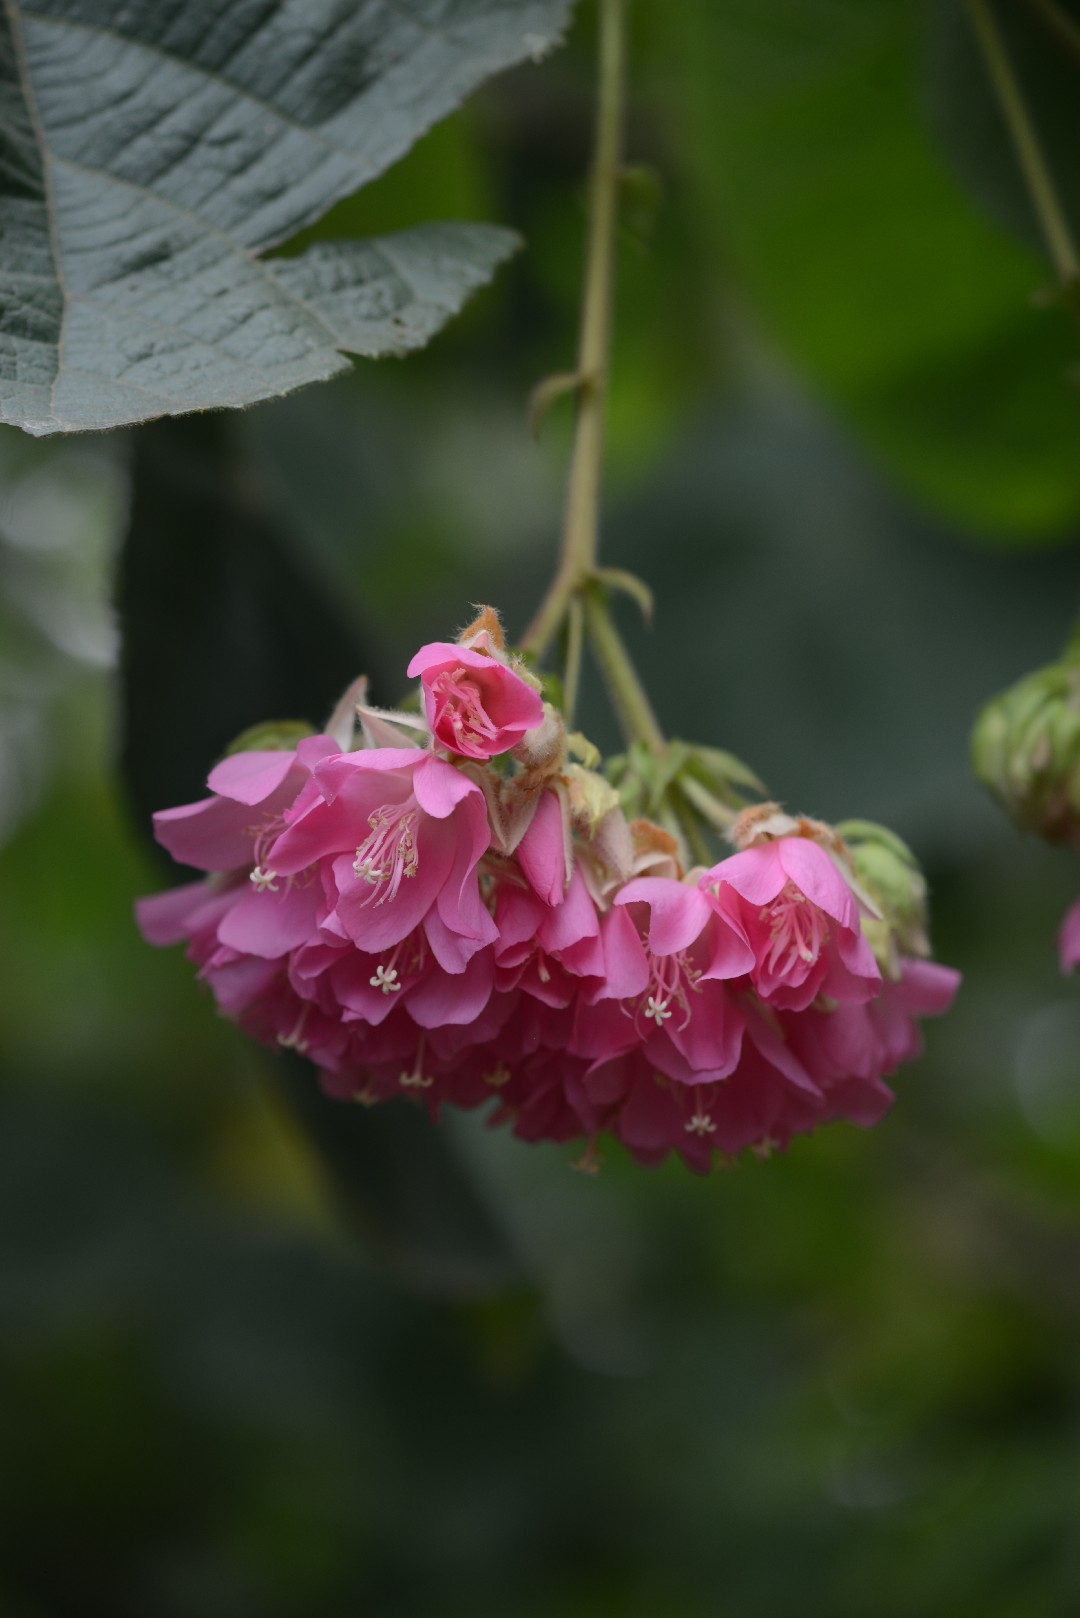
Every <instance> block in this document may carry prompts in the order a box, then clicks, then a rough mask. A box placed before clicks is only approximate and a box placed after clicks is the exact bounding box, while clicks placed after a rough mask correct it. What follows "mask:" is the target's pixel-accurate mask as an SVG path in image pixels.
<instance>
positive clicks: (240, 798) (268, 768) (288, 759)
mask: <svg viewBox="0 0 1080 1618" xmlns="http://www.w3.org/2000/svg"><path fill="white" fill-rule="evenodd" d="M295 762H296V754H295V753H294V752H293V751H291V750H290V751H288V752H283V751H282V750H281V749H280V748H275V749H272V750H271V749H267V750H266V751H261V750H256V751H253V752H250V753H234V754H233V755H232V756H231V757H230V758H223V759H222V761H221V763H220V764H215V765H214V768H213V769H212V770H211V771H210V774H209V776H208V777H207V781H206V784H207V786H208V787H209V788H210V790H211V792H217V793H219V794H220V796H221V797H223V798H232V799H233V800H234V801H235V802H236V803H246V804H248V805H249V806H250V805H251V804H255V803H262V802H264V800H265V799H267V798H269V797H270V795H271V794H272V793H274V792H276V791H277V789H278V787H279V786H281V784H282V782H283V781H284V780H285V777H286V776H287V775H288V773H289V771H290V770H291V769H292V767H293V765H294V764H295Z"/></svg>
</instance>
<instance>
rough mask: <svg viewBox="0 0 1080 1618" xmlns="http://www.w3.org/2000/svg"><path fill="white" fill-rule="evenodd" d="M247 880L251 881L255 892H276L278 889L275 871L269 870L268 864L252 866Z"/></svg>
mask: <svg viewBox="0 0 1080 1618" xmlns="http://www.w3.org/2000/svg"><path fill="white" fill-rule="evenodd" d="M248 881H249V882H250V883H251V885H252V887H253V888H254V889H255V892H256V893H267V892H270V893H276V892H277V890H278V885H277V872H276V871H271V870H270V868H269V867H268V866H266V867H264V866H262V865H256V866H254V867H253V868H252V871H251V875H250V876H249V877H248Z"/></svg>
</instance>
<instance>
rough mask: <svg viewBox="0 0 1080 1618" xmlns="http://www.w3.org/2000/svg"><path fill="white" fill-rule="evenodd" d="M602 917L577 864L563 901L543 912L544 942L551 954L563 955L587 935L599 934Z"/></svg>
mask: <svg viewBox="0 0 1080 1618" xmlns="http://www.w3.org/2000/svg"><path fill="white" fill-rule="evenodd" d="M599 936H600V918H599V917H598V916H597V914H596V906H595V905H594V904H593V902H592V899H591V898H590V897H589V890H588V888H587V887H586V886H585V878H584V877H583V876H582V874H581V872H580V871H579V870H578V869H577V867H576V866H575V867H574V874H573V876H572V877H571V879H570V886H569V887H568V888H567V890H566V897H565V900H564V902H563V903H562V904H560V905H556V906H555V908H554V909H552V910H545V911H543V912H542V921H541V925H540V942H541V944H542V945H543V947H544V949H546V950H547V951H548V952H549V954H552V955H559V954H561V953H562V951H563V950H567V949H572V948H573V947H574V945H575V944H580V943H581V942H582V941H583V940H584V939H587V938H599Z"/></svg>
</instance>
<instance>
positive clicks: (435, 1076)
mask: <svg viewBox="0 0 1080 1618" xmlns="http://www.w3.org/2000/svg"><path fill="white" fill-rule="evenodd" d="M408 673H409V676H410V678H413V677H418V678H419V680H420V699H421V700H420V704H419V711H417V712H416V713H407V712H396V713H388V712H386V711H382V710H377V709H374V708H371V707H370V706H368V705H367V704H366V701H365V692H364V691H363V689H362V687H361V686H358V687H357V688H354V689H353V690H351V691H350V692H348V693H346V697H345V698H344V699H343V701H342V703H341V704H339V707H338V709H337V711H336V712H335V714H334V716H333V717H332V719H331V721H330V722H329V724H328V726H327V729H326V731H325V732H324V733H322V734H319V735H313V734H299V735H298V734H297V730H296V727H294V726H290V727H285V728H284V729H281V728H280V727H279V728H278V729H277V730H276V731H275V730H274V729H273V728H272V727H271V728H268V729H264V730H263V731H262V732H261V733H249V734H248V735H247V736H246V737H245V738H242V739H241V742H240V743H238V744H237V746H236V747H235V748H234V749H233V750H232V751H231V752H230V754H229V755H228V756H227V757H226V758H225V759H224V760H223V761H222V762H221V763H219V764H218V765H217V766H216V767H215V768H214V769H213V770H212V771H211V774H210V777H209V787H210V793H211V795H210V796H209V797H207V798H204V799H202V800H201V801H199V802H197V803H193V804H188V805H185V806H184V807H182V808H178V809H167V810H164V811H163V812H161V813H160V814H158V815H157V816H155V830H156V835H157V838H158V840H159V842H161V843H162V844H163V845H164V846H165V848H166V849H168V851H169V852H170V853H171V854H172V855H173V856H174V858H176V859H177V860H178V861H180V862H181V863H182V864H185V865H189V866H194V867H196V868H197V869H199V870H201V871H203V872H206V873H209V874H208V875H207V876H206V877H205V878H204V879H203V880H200V881H196V882H193V883H191V884H189V885H187V886H184V887H180V888H177V889H174V890H171V891H168V892H166V893H163V894H160V895H157V896H155V897H152V898H148V899H143V900H141V901H140V902H139V906H138V914H139V921H140V925H141V927H142V930H143V933H144V935H145V936H146V937H147V939H149V940H150V941H151V942H152V943H155V944H172V943H179V942H181V941H185V942H186V943H187V947H188V955H189V957H190V958H191V959H192V960H193V961H194V962H195V963H196V964H197V965H198V967H199V971H200V975H201V977H202V978H204V979H205V981H206V982H207V983H208V984H209V986H210V989H211V990H212V992H213V994H214V997H215V999H216V1001H217V1003H218V1006H219V1007H220V1009H221V1010H222V1012H223V1013H224V1014H225V1015H226V1016H228V1017H230V1018H232V1019H234V1020H235V1021H236V1022H238V1023H240V1024H241V1025H242V1026H243V1027H244V1028H245V1029H246V1030H248V1031H249V1032H250V1033H251V1034H252V1035H254V1037H256V1038H257V1039H259V1040H262V1041H264V1042H265V1043H267V1044H269V1045H279V1046H286V1047H289V1048H292V1049H294V1050H296V1051H298V1052H300V1053H302V1054H303V1055H305V1056H306V1057H307V1058H309V1059H310V1060H311V1061H312V1062H313V1063H314V1064H315V1065H316V1066H317V1068H318V1070H319V1073H320V1077H321V1082H322V1084H323V1086H324V1088H325V1089H326V1091H327V1092H328V1093H330V1094H331V1095H333V1096H337V1097H341V1098H344V1099H351V1100H356V1101H360V1102H362V1103H365V1104H374V1103H377V1102H381V1101H384V1100H387V1099H389V1098H391V1097H393V1096H397V1095H401V1094H403V1093H404V1094H405V1095H408V1096H412V1097H413V1098H415V1099H417V1100H420V1101H422V1102H423V1103H424V1104H426V1106H427V1107H428V1108H429V1109H430V1111H431V1112H432V1114H433V1115H437V1114H438V1111H439V1109H440V1107H442V1106H443V1105H444V1104H445V1103H454V1104H456V1105H459V1106H465V1107H474V1106H478V1105H480V1104H482V1103H484V1102H490V1103H492V1113H491V1121H492V1122H494V1123H503V1122H505V1123H508V1124H510V1125H511V1126H512V1127H513V1129H514V1131H515V1133H516V1134H517V1135H518V1136H520V1137H522V1138H523V1139H526V1140H530V1141H537V1140H555V1141H570V1140H575V1139H584V1141H585V1143H586V1145H585V1151H584V1155H583V1157H582V1158H581V1165H582V1166H583V1167H591V1166H593V1165H594V1164H595V1162H596V1156H597V1141H598V1138H599V1137H600V1136H601V1135H604V1134H610V1135H613V1136H615V1137H616V1138H618V1139H619V1140H620V1141H622V1142H623V1144H624V1145H625V1146H626V1147H627V1148H628V1149H629V1150H630V1152H632V1153H633V1154H634V1156H635V1157H637V1158H638V1159H639V1160H641V1161H642V1162H645V1163H656V1162H658V1161H660V1160H661V1159H662V1158H664V1157H665V1156H666V1155H667V1154H669V1153H671V1152H676V1153H678V1154H679V1155H680V1156H681V1157H682V1158H683V1159H684V1160H685V1161H686V1162H687V1163H688V1164H689V1165H690V1166H691V1167H692V1168H694V1169H698V1170H701V1171H704V1170H707V1169H708V1168H709V1167H710V1166H711V1165H712V1164H713V1163H714V1162H715V1161H717V1160H718V1159H723V1158H725V1157H730V1156H731V1155H733V1154H736V1153H738V1152H740V1151H742V1150H743V1149H745V1148H748V1147H749V1148H753V1149H755V1150H756V1151H758V1152H759V1153H765V1152H767V1151H769V1150H770V1149H772V1148H773V1147H776V1146H781V1147H782V1146H785V1145H786V1144H787V1142H788V1141H789V1140H790V1138H791V1137H792V1136H793V1135H795V1134H798V1133H800V1132H803V1131H807V1130H811V1129H813V1128H815V1127H816V1126H817V1125H819V1124H822V1123H825V1122H827V1121H829V1120H832V1119H840V1118H845V1119H849V1120H851V1121H853V1122H854V1123H857V1124H861V1125H870V1124H873V1123H876V1122H877V1121H878V1119H880V1117H881V1116H882V1114H883V1113H884V1112H885V1111H886V1109H887V1108H888V1106H889V1105H890V1103H891V1100H892V1096H891V1093H890V1091H889V1090H888V1088H887V1087H886V1085H885V1084H884V1083H883V1080H884V1078H885V1077H887V1076H888V1075H889V1074H890V1073H891V1072H892V1071H893V1070H894V1069H895V1068H896V1067H897V1066H898V1065H899V1064H900V1063H901V1062H904V1061H906V1060H909V1059H910V1058H911V1057H913V1056H914V1055H916V1054H917V1052H918V1049H919V1034H918V1028H917V1021H916V1019H917V1018H919V1017H921V1016H926V1015H932V1014H935V1013H938V1012H940V1011H943V1010H944V1009H945V1008H946V1007H947V1006H948V1004H949V1003H950V1001H951V999H952V996H953V994H954V993H955V989H956V985H957V981H958V979H957V974H956V973H954V972H952V971H950V970H949V969H948V968H946V967H942V966H939V965H935V964H933V963H932V962H930V961H929V960H928V959H927V955H928V945H927V941H926V931H925V887H924V885H923V883H922V879H921V877H920V875H919V873H918V870H917V869H916V867H915V865H914V862H913V861H912V859H911V856H910V854H909V853H908V851H907V850H906V849H905V848H904V846H903V844H901V843H900V842H899V841H898V840H897V839H895V838H893V837H892V836H891V835H890V834H889V833H887V832H885V831H883V830H882V829H881V828H878V827H873V826H869V825H866V824H863V823H853V824H852V825H851V826H850V827H848V828H839V829H834V828H831V827H829V826H826V825H824V824H822V823H820V822H817V821H812V820H807V819H797V818H793V817H791V816H788V815H786V814H784V813H783V812H782V811H781V810H780V809H779V807H778V806H777V805H775V804H769V803H760V804H756V805H753V806H750V807H744V808H743V809H742V810H741V812H739V813H738V814H731V815H729V816H728V818H729V819H730V820H731V822H732V824H731V826H730V842H731V843H732V844H733V847H734V851H733V852H731V853H730V854H728V856H727V857H726V858H723V859H720V860H719V861H718V862H716V863H713V864H706V863H699V864H697V865H691V855H690V853H689V851H688V850H687V848H686V846H685V845H684V844H683V842H682V840H681V838H680V836H679V835H678V831H677V827H676V828H675V829H673V825H672V824H665V823H664V820H665V816H664V815H663V814H662V813H658V814H657V815H656V817H655V818H653V819H650V818H648V817H647V816H646V815H641V814H636V813H635V810H636V809H637V808H639V807H640V806H641V801H642V800H643V799H647V798H648V796H649V790H648V781H647V780H646V775H647V772H644V771H643V770H640V769H636V768H635V766H634V763H633V760H630V761H629V762H628V761H626V760H623V761H621V763H620V764H619V766H618V768H617V769H616V770H615V771H613V772H612V773H613V774H614V776H615V778H616V779H617V780H618V782H619V787H618V788H617V787H616V786H615V785H614V784H613V781H612V779H611V778H610V777H609V775H607V774H604V773H602V772H601V771H600V770H599V769H598V768H597V766H598V765H599V762H600V761H599V757H598V755H597V754H596V751H595V749H593V748H591V747H590V746H589V744H588V743H587V742H586V741H585V740H584V739H583V738H581V737H579V736H575V735H568V734H567V732H566V728H565V725H564V722H563V719H562V716H561V715H560V713H559V712H558V711H557V709H556V708H555V707H554V706H553V705H552V704H550V703H548V702H545V701H544V699H543V695H542V690H541V687H540V685H539V682H538V681H537V680H536V679H535V678H534V676H533V675H532V674H531V673H530V671H529V670H528V669H527V668H526V667H525V666H524V665H523V664H522V663H521V662H520V661H519V660H517V659H515V658H514V657H513V656H512V655H511V654H510V653H509V652H508V651H507V649H506V647H505V644H504V641H503V637H502V634H501V630H500V628H499V624H498V620H497V618H496V617H495V615H494V614H493V613H491V612H490V611H489V610H485V611H484V612H483V613H482V614H481V616H480V617H479V618H478V619H477V621H476V622H475V623H474V624H473V625H471V626H470V628H469V629H468V630H466V631H465V632H464V634H463V635H462V636H461V638H460V639H459V640H458V641H457V642H456V643H448V642H447V643H437V644H434V645H429V646H425V647H424V648H423V649H422V650H421V651H420V652H418V653H417V655H416V656H415V657H414V658H413V660H412V662H411V664H410V665H409V670H408ZM671 757H672V759H674V761H675V763H674V766H671V764H670V760H668V761H660V763H659V764H658V765H657V768H658V769H659V771H660V773H661V774H663V775H664V779H665V781H666V783H667V785H668V786H669V787H670V788H671V790H672V791H673V792H682V793H683V800H682V801H683V804H684V807H685V806H686V805H687V804H692V803H693V801H694V800H695V798H696V799H697V800H698V801H699V802H700V801H705V802H707V803H709V804H712V805H713V806H714V808H719V804H718V800H717V799H715V798H713V797H711V796H710V795H709V791H708V789H707V788H706V786H705V785H703V782H704V781H706V780H712V781H713V782H714V784H715V782H716V781H717V780H722V779H724V778H727V779H729V780H732V781H734V782H735V783H736V785H738V784H742V785H745V783H746V782H747V781H752V780H753V777H751V776H750V775H749V772H748V771H745V769H743V768H742V767H740V766H738V765H737V763H736V761H733V760H729V759H728V756H727V755H724V754H720V753H716V752H711V751H709V750H706V749H699V750H696V751H695V750H693V749H682V750H681V751H680V750H679V749H678V748H673V750H672V754H671ZM654 762H655V761H654ZM665 763H666V765H667V770H666V774H665V773H664V766H665ZM672 768H674V771H675V774H674V777H673V778H672V774H671V771H672ZM653 784H654V785H655V780H654V783H653ZM662 796H663V793H662V792H661V797H662Z"/></svg>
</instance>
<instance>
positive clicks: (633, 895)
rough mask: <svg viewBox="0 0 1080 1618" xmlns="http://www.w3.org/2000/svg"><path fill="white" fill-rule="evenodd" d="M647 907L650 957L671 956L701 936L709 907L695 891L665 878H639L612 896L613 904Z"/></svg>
mask: <svg viewBox="0 0 1080 1618" xmlns="http://www.w3.org/2000/svg"><path fill="white" fill-rule="evenodd" d="M637 902H640V903H642V904H647V905H648V906H649V948H650V949H651V950H652V952H653V954H654V955H675V954H677V953H678V951H679V950H683V949H689V948H690V945H691V944H693V943H694V942H695V940H696V939H697V938H699V937H700V936H701V933H702V932H703V930H704V928H705V924H706V922H707V921H708V919H709V916H710V913H711V909H712V907H711V906H710V904H709V901H708V900H707V899H706V898H705V895H704V894H703V893H702V892H701V891H700V889H698V888H688V887H686V885H685V884H684V883H682V882H676V881H675V880H674V878H672V877H666V876H639V877H637V878H636V879H635V880H634V881H633V882H627V884H626V885H625V887H622V888H620V889H619V892H618V893H617V894H616V895H615V903H616V904H617V905H625V904H634V903H637Z"/></svg>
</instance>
